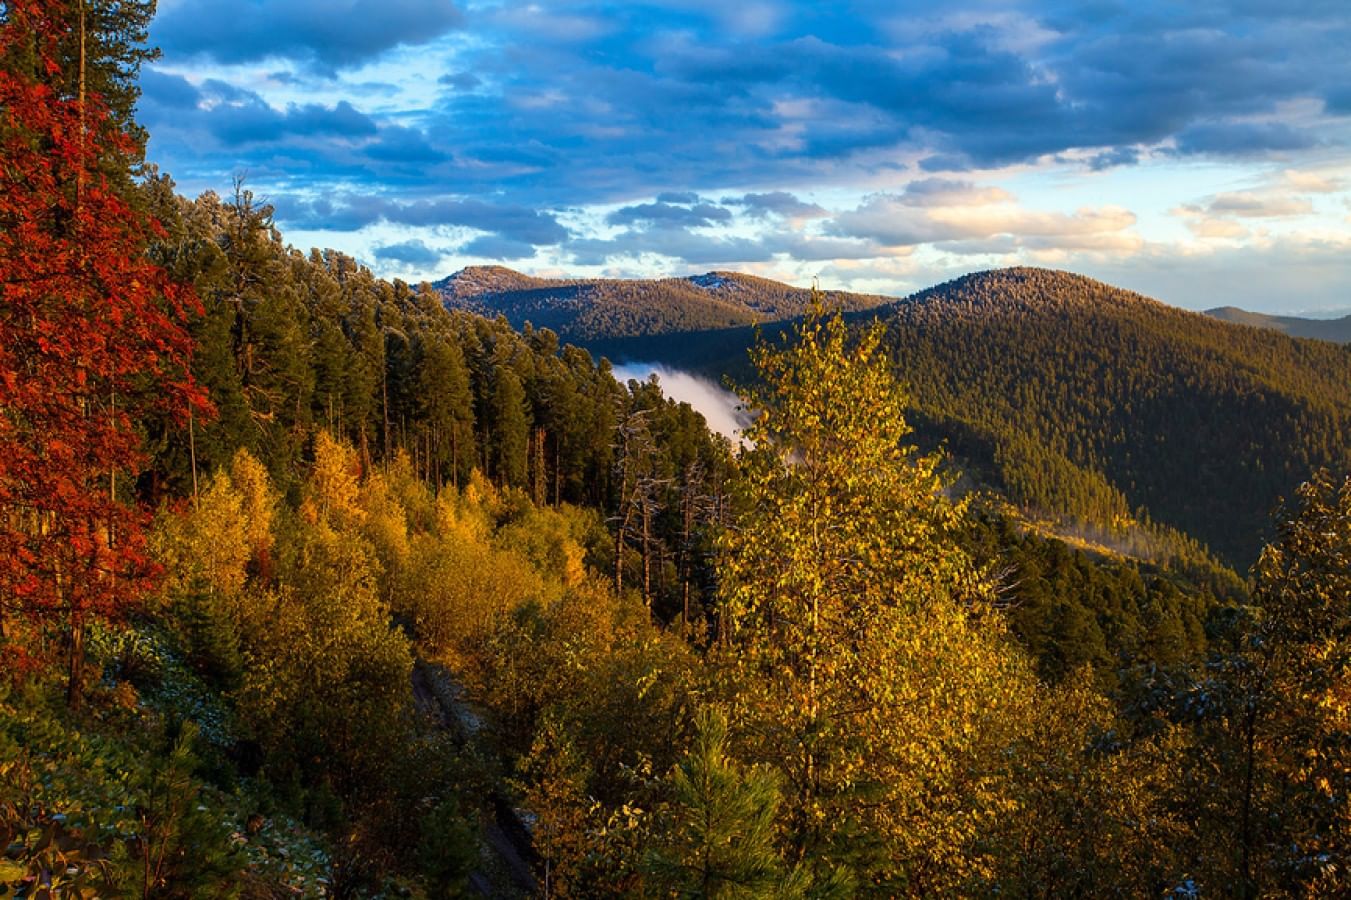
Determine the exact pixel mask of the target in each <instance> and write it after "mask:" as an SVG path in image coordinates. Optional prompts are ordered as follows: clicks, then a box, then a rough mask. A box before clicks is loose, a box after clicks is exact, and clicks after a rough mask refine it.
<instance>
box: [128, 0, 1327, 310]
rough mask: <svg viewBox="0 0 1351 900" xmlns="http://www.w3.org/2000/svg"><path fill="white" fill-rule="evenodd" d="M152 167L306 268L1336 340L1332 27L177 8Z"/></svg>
mask: <svg viewBox="0 0 1351 900" xmlns="http://www.w3.org/2000/svg"><path fill="white" fill-rule="evenodd" d="M151 38H152V40H153V41H154V42H155V43H157V44H158V45H159V46H160V47H161V48H162V49H163V51H164V55H163V58H162V60H160V62H158V63H157V64H156V65H154V66H153V67H152V68H149V69H147V71H145V73H144V75H143V78H142V88H143V91H144V96H143V98H142V102H141V120H142V121H143V122H144V124H145V125H147V126H148V127H149V129H150V131H151V135H152V138H151V143H150V156H151V159H152V160H154V161H155V162H157V163H159V164H160V165H161V166H162V168H164V169H165V170H166V171H168V172H169V173H171V174H172V175H173V176H174V178H175V179H176V180H177V182H178V183H179V186H180V189H181V190H183V191H184V192H186V193H189V194H195V193H197V192H200V191H203V190H207V189H215V190H218V191H223V190H225V189H226V188H227V187H228V186H229V184H230V181H231V178H232V176H233V175H234V174H235V173H243V174H244V175H245V177H246V179H247V183H248V184H249V186H250V187H252V189H253V190H254V191H255V193H256V194H258V195H259V196H261V197H263V198H264V199H266V200H267V201H268V202H270V203H272V204H273V205H274V206H275V208H276V217H277V222H278V224H279V225H280V226H281V228H282V229H283V231H284V232H285V234H286V237H287V239H288V240H289V241H290V242H291V243H294V244H296V245H297V246H299V247H301V248H303V249H307V248H309V247H310V246H327V247H335V248H338V249H340V250H344V251H346V252H349V253H351V254H352V255H354V256H356V257H358V258H359V259H361V260H362V261H364V262H366V263H367V264H368V265H370V266H371V267H372V268H373V269H375V270H376V272H377V273H379V274H381V275H385V276H397V277H401V278H404V279H405V280H409V281H417V280H421V279H423V278H429V279H434V278H439V277H441V276H443V275H446V274H449V273H450V272H452V271H454V270H456V269H458V268H460V267H462V266H465V265H471V264H479V263H489V262H495V263H503V264H506V265H510V266H512V267H514V268H517V269H521V270H523V271H528V272H534V273H540V274H552V273H569V274H579V275H595V274H605V275H670V274H676V275H680V274H690V273H697V272H706V271H709V270H712V269H736V270H741V271H748V272H754V273H757V274H762V275H766V276H769V277H775V278H780V279H783V280H786V281H792V282H795V283H806V282H807V281H809V280H810V279H811V278H812V277H813V276H819V277H820V279H821V283H822V284H823V285H824V286H827V287H832V288H836V287H839V288H850V289H855V290H867V291H876V292H880V293H889V294H905V293H908V292H910V291H912V290H915V289H918V288H922V287H925V286H928V285H930V284H932V283H935V282H937V281H941V280H944V279H946V278H949V277H953V276H955V275H959V274H962V273H965V272H969V271H973V270H978V269H986V268H992V267H996V266H1004V265H1012V264H1030V265H1044V266H1052V267H1056V268H1065V269H1071V270H1074V271H1078V272H1083V273H1085V274H1089V275H1093V276H1095V277H1099V278H1102V279H1104V280H1107V281H1111V282H1113V283H1115V284H1119V285H1121V286H1124V287H1128V288H1132V289H1135V290H1140V291H1143V292H1145V293H1149V294H1152V295H1154V296H1157V297H1159V298H1160V299H1163V300H1167V301H1169V302H1172V303H1175V304H1177V305H1180V306H1186V307H1191V308H1205V307H1210V306H1216V305H1221V304H1234V305H1239V306H1244V307H1247V308H1250V309H1258V310H1264V311H1285V312H1297V313H1298V312H1303V313H1316V314H1329V313H1331V312H1332V311H1334V310H1340V311H1351V256H1349V255H1348V254H1349V253H1351V52H1348V48H1351V6H1349V5H1348V3H1347V0H1280V2H1276V0H1231V2H1218V0H1187V2H1185V3H1177V2H1173V0H1122V2H1117V0H1086V2H1084V0H1079V2H1036V3H1033V2H999V0H988V2H981V0H955V2H948V3H943V4H936V3H933V2H931V0H926V2H923V3H909V2H905V0H900V2H898V0H886V2H870V0H854V2H849V0H840V2H834V3H825V2H788V0H626V2H609V3H607V2H589V0H575V2H574V0H559V2H541V3H511V2H503V3H496V2H477V0H456V2H454V3H451V2H447V0H160V12H159V16H158V18H157V19H156V21H155V23H154V26H153V28H152V33H151Z"/></svg>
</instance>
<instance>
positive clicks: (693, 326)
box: [433, 266, 892, 342]
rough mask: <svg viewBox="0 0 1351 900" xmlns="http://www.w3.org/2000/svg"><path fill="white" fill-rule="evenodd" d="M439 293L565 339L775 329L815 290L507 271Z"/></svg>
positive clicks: (750, 281)
mask: <svg viewBox="0 0 1351 900" xmlns="http://www.w3.org/2000/svg"><path fill="white" fill-rule="evenodd" d="M433 287H434V288H435V289H436V290H437V291H439V292H440V294H441V296H442V297H444V298H445V301H446V304H447V305H448V306H450V307H451V308H457V309H465V310H470V311H472V312H477V313H479V314H481V315H485V316H489V317H491V316H495V315H498V314H501V315H503V316H506V319H507V321H508V322H510V323H511V324H512V325H513V326H515V327H516V328H521V327H523V326H524V325H525V324H526V323H527V322H529V323H531V324H532V325H533V326H534V327H536V328H549V329H552V330H553V331H555V332H557V333H558V335H559V337H561V338H563V339H564V340H568V341H574V342H584V341H587V340H594V339H600V338H614V337H635V336H639V335H654V334H671V333H679V332H686V331H700V330H704V329H717V328H729V327H734V326H737V325H751V324H754V323H757V322H776V321H781V320H784V319H790V318H792V317H794V316H800V315H802V313H803V312H804V311H805V310H806V308H807V303H808V300H809V299H810V297H811V291H809V290H805V289H803V288H795V287H792V286H790V285H786V284H782V283H780V282H777V281H770V280H769V279H767V278H756V277H755V276H753V275H741V274H737V273H735V272H709V273H708V274H706V275H695V276H692V277H689V278H662V279H656V280H622V279H592V280H582V279H545V278H532V277H530V276H528V275H522V274H521V273H519V272H513V271H512V270H511V269H506V268H503V267H501V266H476V267H471V268H467V269H463V270H461V271H459V272H456V273H455V274H454V275H451V276H449V277H448V278H445V279H443V280H441V281H438V282H436V283H435V284H434V285H433ZM827 298H828V301H829V302H830V303H832V304H834V305H837V306H839V307H841V308H843V309H848V310H860V309H867V308H870V307H874V306H878V305H880V304H883V303H887V302H890V301H891V299H892V298H889V297H879V296H867V295H860V294H849V293H844V292H830V293H828V294H827Z"/></svg>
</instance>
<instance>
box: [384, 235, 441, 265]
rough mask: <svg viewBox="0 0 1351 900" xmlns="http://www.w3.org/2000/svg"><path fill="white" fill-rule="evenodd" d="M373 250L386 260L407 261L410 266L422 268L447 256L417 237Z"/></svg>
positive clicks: (434, 263)
mask: <svg viewBox="0 0 1351 900" xmlns="http://www.w3.org/2000/svg"><path fill="white" fill-rule="evenodd" d="M371 252H372V253H373V254H374V255H375V258H376V259H379V260H382V261H385V262H400V263H407V264H408V265H409V266H413V267H420V268H430V267H432V266H434V265H436V264H437V263H439V262H441V260H442V258H443V257H444V256H445V254H444V253H442V252H441V251H440V250H433V249H432V248H431V247H428V246H427V245H426V244H424V243H423V242H422V241H420V240H417V239H414V240H411V241H404V242H403V243H401V244H386V245H383V246H378V247H376V248H375V249H374V250H372V251H371Z"/></svg>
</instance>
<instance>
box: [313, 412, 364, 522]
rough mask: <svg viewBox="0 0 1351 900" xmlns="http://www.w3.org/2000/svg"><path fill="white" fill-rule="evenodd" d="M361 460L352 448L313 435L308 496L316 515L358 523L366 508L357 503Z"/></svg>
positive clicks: (325, 434) (327, 436)
mask: <svg viewBox="0 0 1351 900" xmlns="http://www.w3.org/2000/svg"><path fill="white" fill-rule="evenodd" d="M360 474H361V460H360V459H359V457H358V456H357V453H356V451H355V450H353V449H352V448H351V447H349V446H347V445H346V444H343V443H340V442H338V441H337V440H335V439H334V438H333V437H332V436H331V435H330V434H329V433H328V432H326V431H320V432H319V433H318V434H316V435H315V438H314V469H313V471H312V472H311V473H310V480H309V484H308V488H309V496H310V498H311V499H312V500H313V501H314V503H315V505H316V507H317V508H318V511H319V514H320V515H322V516H326V517H329V518H332V519H334V520H335V521H338V522H341V523H355V524H360V523H361V522H362V521H363V520H364V519H365V511H364V510H362V508H361V504H360V502H359V497H360V493H361V488H360V484H359V481H358V479H359V477H360Z"/></svg>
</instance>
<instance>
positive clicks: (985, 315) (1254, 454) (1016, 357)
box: [888, 269, 1351, 567]
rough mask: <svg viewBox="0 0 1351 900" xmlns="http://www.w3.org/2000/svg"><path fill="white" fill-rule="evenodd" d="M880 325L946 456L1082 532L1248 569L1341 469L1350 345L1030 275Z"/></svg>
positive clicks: (949, 291) (962, 286)
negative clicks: (1195, 543) (1142, 530)
mask: <svg viewBox="0 0 1351 900" xmlns="http://www.w3.org/2000/svg"><path fill="white" fill-rule="evenodd" d="M888 330H889V338H888V340H889V343H890V346H891V348H892V354H893V358H894V360H895V363H896V366H897V369H898V371H899V372H901V373H902V377H903V378H905V380H906V381H907V382H908V383H909V384H910V386H911V389H912V391H913V398H914V404H915V408H916V410H917V411H918V412H919V414H920V415H921V416H922V417H923V419H924V420H925V421H926V423H928V425H929V426H930V427H931V428H932V429H933V431H934V432H935V433H937V434H940V435H942V436H943V437H945V438H947V439H948V440H949V442H950V446H951V447H952V448H953V450H954V452H956V453H957V454H958V455H959V456H962V457H965V458H967V459H969V460H970V461H971V462H972V463H973V464H975V465H976V466H978V467H979V468H981V469H983V470H984V471H987V472H990V473H992V474H993V477H994V480H995V484H997V485H998V486H999V487H1000V488H1001V489H1003V490H1004V491H1005V492H1006V493H1007V494H1008V495H1009V496H1010V498H1011V499H1013V500H1014V501H1015V502H1016V503H1018V504H1020V505H1022V506H1025V507H1028V508H1031V509H1034V510H1043V511H1046V512H1049V513H1052V514H1057V515H1062V516H1068V517H1069V518H1071V519H1072V520H1076V521H1078V522H1080V523H1083V524H1085V525H1090V526H1092V525H1096V526H1098V527H1104V526H1105V527H1106V528H1107V530H1109V531H1117V532H1118V533H1120V532H1121V531H1123V530H1124V526H1126V525H1128V524H1129V523H1130V522H1131V521H1132V520H1143V519H1146V518H1147V519H1149V520H1152V521H1153V522H1155V523H1158V524H1161V525H1166V526H1169V527H1171V528H1172V529H1176V530H1177V531H1179V532H1182V533H1184V534H1186V535H1190V536H1192V537H1194V538H1196V539H1197V540H1200V541H1201V542H1203V543H1204V544H1205V545H1207V546H1208V547H1210V548H1211V549H1212V550H1213V551H1215V552H1216V553H1218V554H1220V555H1221V556H1222V557H1223V558H1224V559H1225V560H1226V561H1228V562H1229V563H1230V564H1231V565H1236V566H1240V567H1242V566H1246V565H1248V564H1249V563H1250V562H1251V561H1252V560H1253V559H1254V558H1255V556H1256V552H1257V549H1258V548H1259V547H1260V545H1261V540H1260V535H1261V534H1262V533H1263V527H1264V523H1265V522H1266V521H1267V518H1268V516H1269V514H1270V511H1271V510H1272V509H1273V508H1274V507H1275V505H1276V503H1277V502H1278V500H1279V499H1280V498H1281V497H1283V496H1288V495H1289V493H1290V492H1291V491H1292V490H1293V489H1294V488H1295V486H1296V485H1298V484H1299V483H1300V482H1301V481H1302V480H1303V479H1304V478H1305V477H1307V474H1308V473H1309V472H1310V471H1312V470H1313V469H1315V468H1318V467H1319V466H1331V467H1333V468H1334V469H1336V470H1338V471H1340V470H1344V469H1346V468H1347V467H1348V465H1351V348H1347V347H1341V346H1335V345H1332V344H1327V343H1322V342H1311V341H1297V340H1293V339H1291V338H1288V337H1285V336H1283V335H1279V334H1275V333H1271V332H1266V331H1258V330H1255V329H1250V328H1238V327H1233V326H1229V325H1226V324H1224V323H1221V322H1218V321H1215V320H1213V319H1210V318H1207V317H1205V316H1200V315H1196V314H1193V313H1187V312H1184V311H1182V310H1178V309H1175V308H1172V307H1169V306H1166V305H1164V304H1162V303H1158V302H1157V301H1153V300H1149V299H1148V298H1145V297H1141V296H1139V295H1137V294H1131V293H1129V292H1126V291H1121V290H1117V289H1115V288H1112V287H1110V286H1108V285H1105V284H1102V283H1100V282H1095V281H1093V280H1091V279H1088V278H1083V277H1081V276H1075V275H1070V274H1068V273H1062V272H1049V271H1044V270H1036V269H1011V270H1001V271H996V272H985V273H979V274H976V275H970V276H967V277H965V278H961V279H958V280H956V281H953V282H949V283H947V284H944V285H940V286H938V287H935V288H932V289H930V290H928V291H924V292H921V293H919V294H916V295H914V296H913V297H910V298H908V299H907V300H906V301H905V302H904V303H902V304H900V305H898V306H897V307H895V309H894V312H893V314H892V316H891V318H890V319H889V320H888Z"/></svg>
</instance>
